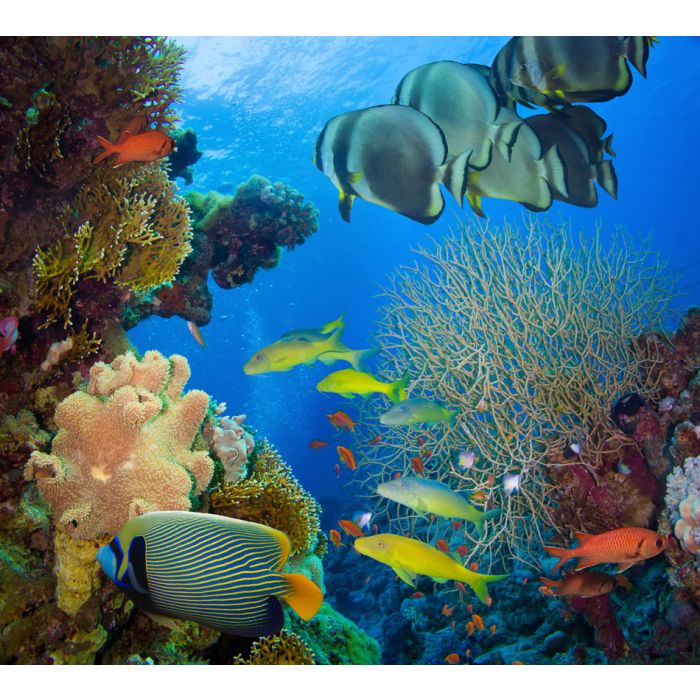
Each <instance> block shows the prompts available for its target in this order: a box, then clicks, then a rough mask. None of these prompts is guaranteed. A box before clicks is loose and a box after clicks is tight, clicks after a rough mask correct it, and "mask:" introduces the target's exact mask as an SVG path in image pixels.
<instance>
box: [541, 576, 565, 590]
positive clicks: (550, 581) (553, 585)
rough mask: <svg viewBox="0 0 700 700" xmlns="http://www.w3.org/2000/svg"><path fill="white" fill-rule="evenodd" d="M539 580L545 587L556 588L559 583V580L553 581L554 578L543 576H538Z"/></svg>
mask: <svg viewBox="0 0 700 700" xmlns="http://www.w3.org/2000/svg"><path fill="white" fill-rule="evenodd" d="M540 581H541V582H542V583H543V584H544V585H545V586H547V588H558V587H559V584H561V581H555V580H554V579H551V578H545V577H544V576H540Z"/></svg>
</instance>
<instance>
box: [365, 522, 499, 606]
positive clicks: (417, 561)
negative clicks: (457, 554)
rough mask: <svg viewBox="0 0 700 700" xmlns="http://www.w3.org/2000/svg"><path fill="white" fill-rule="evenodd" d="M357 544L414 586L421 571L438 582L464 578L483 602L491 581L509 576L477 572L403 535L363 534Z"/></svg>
mask: <svg viewBox="0 0 700 700" xmlns="http://www.w3.org/2000/svg"><path fill="white" fill-rule="evenodd" d="M354 547H355V550H356V551H358V552H359V553H360V554H364V555H365V556H366V557H370V558H371V559H375V560H376V561H378V562H381V563H382V564H386V565H387V566H390V567H391V568H392V569H393V570H394V573H395V574H396V575H397V576H398V577H399V578H400V579H401V580H402V581H404V582H405V583H407V584H408V585H409V586H413V587H414V588H415V585H416V584H415V578H416V576H417V575H419V574H420V575H423V576H430V578H432V579H433V580H435V581H437V582H438V583H444V582H445V581H461V582H462V583H466V584H467V585H468V586H470V587H471V588H472V589H473V590H474V592H475V593H476V595H477V596H478V598H479V600H480V601H481V602H482V603H486V601H487V598H488V597H489V591H488V588H487V586H488V584H489V583H491V582H492V581H499V580H500V579H502V578H505V577H506V575H505V574H502V575H497V576H492V575H487V574H477V573H476V572H474V571H471V570H470V569H466V568H465V567H464V566H463V565H462V563H461V561H460V562H458V561H457V560H456V559H454V558H452V557H451V556H450V555H449V554H445V553H444V552H441V551H440V550H438V549H435V547H431V546H430V545H427V544H425V543H424V542H419V541H418V540H414V539H411V538H410V537H404V536H403V535H391V534H384V535H372V536H370V537H360V538H358V539H356V540H355V542H354Z"/></svg>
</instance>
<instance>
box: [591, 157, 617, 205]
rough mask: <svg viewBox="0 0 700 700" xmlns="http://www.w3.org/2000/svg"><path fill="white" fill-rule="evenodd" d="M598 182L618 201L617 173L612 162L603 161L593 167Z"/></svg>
mask: <svg viewBox="0 0 700 700" xmlns="http://www.w3.org/2000/svg"><path fill="white" fill-rule="evenodd" d="M593 171H594V173H595V180H596V182H597V183H598V184H599V185H600V186H601V187H602V188H603V189H604V190H605V191H606V192H607V193H608V194H609V195H610V196H611V197H612V198H613V199H617V173H616V172H615V166H614V165H613V162H612V161H611V160H603V161H601V162H600V163H595V165H594V166H593Z"/></svg>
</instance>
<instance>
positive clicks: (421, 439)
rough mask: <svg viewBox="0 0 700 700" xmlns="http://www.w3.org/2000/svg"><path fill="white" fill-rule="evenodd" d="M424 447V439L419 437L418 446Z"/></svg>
mask: <svg viewBox="0 0 700 700" xmlns="http://www.w3.org/2000/svg"><path fill="white" fill-rule="evenodd" d="M423 445H425V438H424V437H419V438H418V446H419V447H423Z"/></svg>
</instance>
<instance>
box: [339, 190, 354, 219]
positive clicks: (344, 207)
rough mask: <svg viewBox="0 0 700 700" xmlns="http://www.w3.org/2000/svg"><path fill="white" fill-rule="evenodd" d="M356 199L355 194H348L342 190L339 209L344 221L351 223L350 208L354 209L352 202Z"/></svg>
mask: <svg viewBox="0 0 700 700" xmlns="http://www.w3.org/2000/svg"><path fill="white" fill-rule="evenodd" d="M354 201H355V195H354V194H346V193H345V192H344V191H343V190H341V191H340V195H339V196H338V211H339V212H340V216H341V218H342V219H343V221H346V222H347V223H350V210H351V209H352V203H353V202H354Z"/></svg>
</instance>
